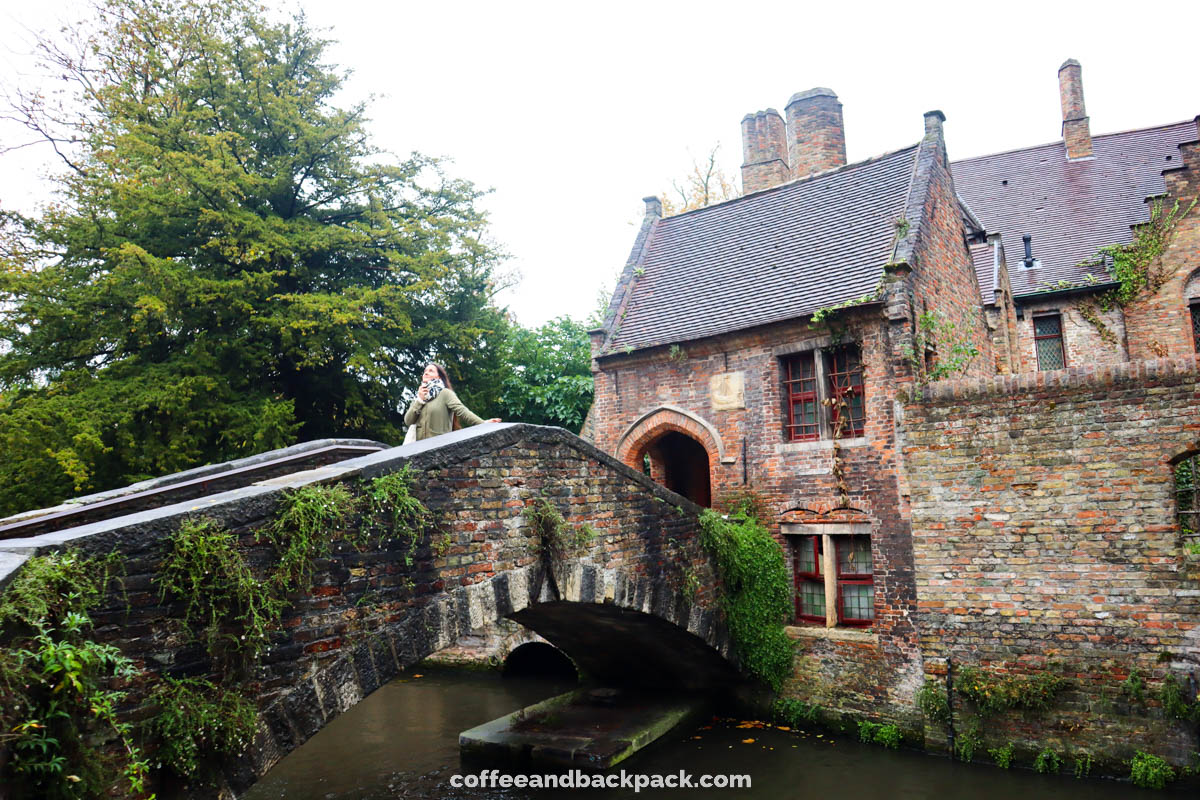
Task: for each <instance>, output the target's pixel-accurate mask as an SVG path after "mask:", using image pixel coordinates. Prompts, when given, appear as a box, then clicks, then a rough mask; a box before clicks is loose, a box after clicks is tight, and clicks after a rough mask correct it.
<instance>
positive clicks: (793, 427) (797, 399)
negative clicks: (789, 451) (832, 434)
mask: <svg viewBox="0 0 1200 800" xmlns="http://www.w3.org/2000/svg"><path fill="white" fill-rule="evenodd" d="M783 391H784V397H785V398H786V402H787V438H788V441H792V442H795V441H804V440H807V439H819V438H820V437H821V422H820V417H819V416H818V415H819V413H820V411H819V409H820V401H819V400H818V398H817V369H816V360H815V359H814V358H813V354H812V353H800V354H799V355H795V356H790V357H788V358H785V359H784V361H783Z"/></svg>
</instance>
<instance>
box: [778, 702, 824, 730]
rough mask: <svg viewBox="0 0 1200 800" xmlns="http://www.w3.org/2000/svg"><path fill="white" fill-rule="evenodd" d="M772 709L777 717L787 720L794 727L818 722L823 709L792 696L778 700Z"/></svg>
mask: <svg viewBox="0 0 1200 800" xmlns="http://www.w3.org/2000/svg"><path fill="white" fill-rule="evenodd" d="M772 710H773V711H774V715H775V719H777V720H779V721H780V722H786V723H787V724H788V725H790V726H792V727H793V728H802V727H804V726H805V725H813V724H816V723H817V722H818V721H819V720H820V718H821V709H820V708H819V707H818V706H815V705H811V704H809V703H805V702H804V701H803V700H795V699H792V698H785V699H782V700H776V701H775V705H774V707H773V709H772Z"/></svg>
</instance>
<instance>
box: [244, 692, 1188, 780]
mask: <svg viewBox="0 0 1200 800" xmlns="http://www.w3.org/2000/svg"><path fill="white" fill-rule="evenodd" d="M569 688H571V687H570V685H568V684H566V683H561V682H553V681H548V680H544V679H541V680H534V679H513V678H501V677H500V676H499V675H495V674H491V673H474V672H445V671H429V672H425V673H422V672H420V671H418V672H415V673H412V674H410V675H409V676H408V677H406V678H402V679H399V680H397V681H394V682H392V683H390V684H388V685H387V686H384V687H382V688H381V689H379V690H378V691H376V692H375V693H374V694H372V695H371V696H370V697H368V698H367V699H365V700H364V701H363V702H361V703H359V704H358V705H357V706H356V707H354V708H353V709H351V710H350V711H348V712H346V713H345V714H343V715H341V716H340V717H338V718H337V719H335V720H334V721H333V722H331V723H330V724H329V725H327V726H326V727H325V729H324V730H322V731H321V732H320V733H318V734H317V735H316V736H314V737H313V738H312V739H311V740H309V741H308V742H307V743H305V744H304V745H303V746H302V747H300V748H299V749H298V750H296V751H295V752H293V753H291V754H290V755H289V756H287V758H285V759H283V760H282V761H281V762H280V763H279V764H277V765H276V766H275V768H274V769H272V770H271V772H270V773H268V774H267V775H266V776H265V777H264V778H263V779H262V780H261V781H260V782H259V783H258V784H257V785H256V786H255V787H254V788H253V789H251V791H250V792H249V793H247V795H246V796H245V797H246V800H276V799H277V798H286V800H392V799H393V798H414V800H438V799H440V798H452V799H454V800H459V799H461V800H521V798H525V797H531V798H546V800H559V798H563V799H564V800H565V798H568V797H572V796H573V797H575V798H591V799H592V800H614V799H615V798H622V800H625V799H626V798H629V799H631V798H635V797H636V798H668V797H669V798H686V797H696V798H710V800H718V798H726V797H729V798H732V797H736V798H748V800H755V799H756V798H761V800H768V798H770V800H781V799H786V800H791V799H792V798H834V797H847V798H855V800H876V799H878V800H957V798H964V800H966V799H967V798H969V799H970V800H1012V799H1013V798H1026V799H1027V800H1034V799H1038V800H1040V798H1048V799H1050V800H1118V798H1121V800H1139V799H1140V798H1144V799H1145V800H1150V799H1151V798H1159V799H1160V800H1165V798H1181V797H1184V796H1188V797H1194V795H1193V794H1192V793H1189V792H1187V791H1186V790H1182V789H1178V790H1176V791H1171V792H1154V791H1149V790H1141V789H1136V788H1134V787H1132V786H1130V785H1129V784H1127V783H1117V782H1114V781H1102V780H1095V779H1091V780H1076V779H1075V778H1072V777H1069V776H1048V775H1038V774H1036V773H1033V772H1029V771H1026V770H1018V769H1012V770H1001V769H998V768H995V767H989V766H983V765H973V766H968V765H966V764H960V763H957V762H954V761H950V760H948V759H944V758H938V757H934V756H929V755H926V754H923V753H918V752H912V751H892V750H887V749H885V748H883V747H879V746H872V745H864V744H859V743H858V742H857V741H855V740H853V739H849V738H845V737H840V738H837V737H831V736H829V735H828V734H818V733H816V732H810V733H796V732H785V731H781V730H777V729H775V728H761V727H738V725H739V721H736V720H735V721H724V722H722V721H709V722H704V723H702V724H701V725H700V726H698V727H697V728H695V729H688V730H677V731H675V732H673V733H672V734H669V735H668V736H666V737H664V738H663V739H662V740H660V741H659V742H657V743H656V744H654V745H652V746H651V747H649V748H647V749H646V750H643V751H642V752H640V753H638V754H637V755H635V756H633V757H632V758H631V759H629V760H628V761H626V762H624V763H623V764H621V765H620V767H618V769H620V768H621V767H624V769H625V770H626V771H627V772H630V773H635V772H636V773H641V774H645V775H654V774H678V772H679V771H680V770H687V771H688V772H690V773H691V774H693V775H694V776H699V775H703V774H709V775H749V776H751V779H752V781H753V788H752V789H749V790H746V789H737V790H734V789H727V790H721V789H693V790H686V789H684V790H680V789H674V790H672V789H659V790H653V789H643V790H642V791H641V792H640V793H637V794H635V793H634V791H633V790H632V789H624V790H622V789H611V790H610V789H589V790H587V791H579V790H575V791H571V790H556V791H551V790H543V791H533V790H529V789H521V790H518V789H466V788H462V789H458V788H454V787H452V786H451V783H450V779H451V777H452V776H454V775H455V774H460V773H464V772H466V770H467V769H468V768H467V767H465V766H463V765H461V764H460V761H459V754H458V733H459V731H462V730H466V729H467V728H471V727H473V726H475V725H478V724H480V723H482V722H486V721H487V720H490V719H494V718H496V717H499V716H501V715H503V714H507V713H509V712H511V711H515V710H516V709H518V708H521V707H523V706H526V705H529V704H530V703H533V702H536V701H538V700H541V699H543V698H545V697H549V696H551V695H554V694H558V693H560V692H563V691H566V690H567V689H569ZM1068 765H1069V764H1068ZM470 769H471V770H473V771H476V772H477V771H478V766H477V765H472V766H471V767H470Z"/></svg>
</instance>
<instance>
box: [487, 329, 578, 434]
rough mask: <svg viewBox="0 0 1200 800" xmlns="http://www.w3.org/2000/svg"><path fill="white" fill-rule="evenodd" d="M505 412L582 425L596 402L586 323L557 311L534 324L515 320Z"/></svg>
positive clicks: (536, 421)
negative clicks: (526, 325)
mask: <svg viewBox="0 0 1200 800" xmlns="http://www.w3.org/2000/svg"><path fill="white" fill-rule="evenodd" d="M506 360H507V362H508V364H509V369H510V372H509V373H508V375H507V377H506V378H505V379H504V384H503V394H502V395H501V401H500V408H501V415H502V416H503V417H504V418H505V419H511V420H519V421H521V422H529V423H533V424H535V425H558V426H560V427H563V428H567V429H568V430H571V431H578V430H579V428H580V426H582V425H583V418H584V417H585V416H586V415H587V412H588V409H589V408H590V407H591V405H592V388H593V387H592V353H591V344H590V342H589V340H588V335H587V327H586V326H584V325H582V324H580V323H578V322H575V321H574V320H572V319H571V318H570V317H559V318H558V319H555V320H551V321H550V322H547V323H546V324H545V325H543V326H541V327H540V328H536V329H533V330H530V329H527V328H521V327H519V326H514V327H513V328H512V330H511V331H510V333H509V338H508V345H507V358H506Z"/></svg>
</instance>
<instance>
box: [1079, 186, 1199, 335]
mask: <svg viewBox="0 0 1200 800" xmlns="http://www.w3.org/2000/svg"><path fill="white" fill-rule="evenodd" d="M1195 207H1196V201H1195V200H1193V201H1192V202H1191V203H1190V204H1189V205H1188V206H1187V207H1181V206H1180V203H1179V201H1176V202H1175V204H1174V205H1172V206H1171V208H1170V210H1168V209H1167V208H1166V206H1165V204H1164V203H1163V201H1162V200H1155V201H1154V202H1153V203H1152V204H1151V206H1150V220H1149V221H1148V222H1146V223H1145V224H1143V225H1139V226H1138V227H1137V229H1136V231H1135V233H1134V236H1133V241H1132V242H1130V243H1128V244H1115V245H1108V246H1106V247H1101V248H1100V249H1099V250H1098V251H1097V253H1096V255H1095V256H1093V257H1092V258H1090V259H1088V260H1087V261H1084V262H1083V263H1082V264H1080V266H1081V267H1099V268H1107V270H1108V272H1109V274H1110V275H1112V277H1113V279H1114V280H1115V281H1116V283H1117V285H1116V286H1115V287H1114V288H1112V289H1110V290H1108V291H1107V292H1104V293H1103V294H1102V295H1100V296H1099V297H1098V298H1096V299H1094V300H1092V299H1089V300H1085V301H1083V302H1081V303H1080V304H1079V315H1080V316H1081V317H1083V318H1084V320H1086V321H1087V322H1088V323H1089V324H1091V326H1092V327H1093V328H1095V329H1096V331H1097V333H1099V334H1100V338H1101V339H1103V340H1104V341H1105V342H1107V343H1109V344H1111V345H1116V344H1117V337H1116V334H1115V333H1113V332H1112V330H1111V329H1110V328H1109V327H1108V326H1107V325H1105V324H1104V321H1103V320H1101V319H1100V312H1102V311H1111V310H1112V309H1114V308H1121V309H1124V308H1125V307H1126V306H1128V305H1129V304H1130V303H1132V302H1134V301H1135V300H1137V299H1138V298H1139V297H1142V296H1143V295H1147V294H1154V293H1155V292H1157V291H1158V290H1159V289H1160V288H1162V285H1163V284H1164V283H1165V282H1166V280H1167V278H1169V277H1170V273H1169V272H1168V271H1167V270H1166V269H1165V268H1164V267H1163V265H1162V263H1161V261H1160V260H1159V256H1161V255H1162V253H1163V251H1164V250H1166V248H1167V245H1168V244H1169V243H1170V241H1171V236H1172V235H1173V234H1174V232H1175V227H1176V226H1177V225H1178V224H1179V221H1180V220H1182V219H1183V218H1184V217H1186V216H1187V215H1188V214H1190V213H1191V211H1192V209H1193V208H1195ZM1088 277H1089V278H1090V279H1091V281H1090V283H1094V282H1095V279H1094V278H1093V277H1092V275H1091V274H1090V273H1089V275H1088ZM1089 285H1090V284H1089ZM1073 287H1074V284H1072V285H1070V286H1068V287H1063V288H1073ZM1152 347H1153V345H1152ZM1158 349H1161V345H1159V348H1158ZM1158 354H1159V355H1165V351H1164V352H1161V353H1158Z"/></svg>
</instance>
